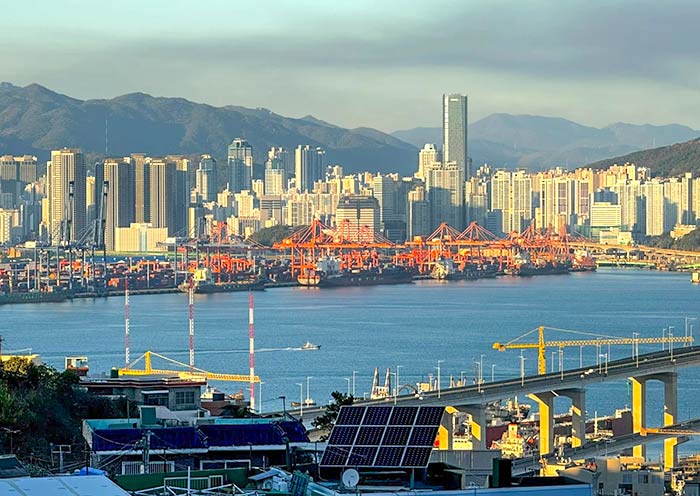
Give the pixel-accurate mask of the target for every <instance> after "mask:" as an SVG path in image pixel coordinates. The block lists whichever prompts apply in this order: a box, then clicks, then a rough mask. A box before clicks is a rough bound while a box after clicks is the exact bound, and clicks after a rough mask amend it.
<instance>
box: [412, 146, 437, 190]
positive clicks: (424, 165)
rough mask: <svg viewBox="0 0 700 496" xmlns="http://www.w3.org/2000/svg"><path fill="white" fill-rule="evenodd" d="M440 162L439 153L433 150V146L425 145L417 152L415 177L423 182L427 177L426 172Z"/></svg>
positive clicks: (435, 149)
mask: <svg viewBox="0 0 700 496" xmlns="http://www.w3.org/2000/svg"><path fill="white" fill-rule="evenodd" d="M440 162H441V160H440V153H439V152H438V151H437V148H435V145H433V144H431V143H426V144H425V146H424V147H423V148H422V149H421V150H420V151H419V152H418V172H416V174H415V177H417V178H418V179H421V180H423V181H425V180H426V177H427V172H426V171H427V170H428V169H432V168H435V167H436V166H437V164H439V163H440Z"/></svg>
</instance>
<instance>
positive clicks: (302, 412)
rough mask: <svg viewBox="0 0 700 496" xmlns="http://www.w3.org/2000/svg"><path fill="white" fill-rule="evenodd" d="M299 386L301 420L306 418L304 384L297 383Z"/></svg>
mask: <svg viewBox="0 0 700 496" xmlns="http://www.w3.org/2000/svg"><path fill="white" fill-rule="evenodd" d="M296 385H297V386H299V418H302V417H303V416H304V384H303V383H301V382H297V383H296Z"/></svg>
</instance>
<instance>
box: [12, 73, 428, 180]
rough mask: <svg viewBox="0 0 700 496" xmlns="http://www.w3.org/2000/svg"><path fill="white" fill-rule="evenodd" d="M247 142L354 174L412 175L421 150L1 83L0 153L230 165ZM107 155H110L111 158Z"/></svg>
mask: <svg viewBox="0 0 700 496" xmlns="http://www.w3.org/2000/svg"><path fill="white" fill-rule="evenodd" d="M237 137H242V138H245V139H247V140H248V141H249V142H250V144H251V145H252V146H253V154H254V160H255V161H256V162H257V163H262V162H264V160H265V159H266V158H267V155H266V154H267V150H268V149H269V148H270V147H271V146H284V147H286V148H288V149H292V150H293V149H294V148H296V146H297V145H306V144H309V145H312V146H320V147H322V148H323V149H324V150H325V151H326V160H327V162H328V163H330V164H336V163H339V164H342V165H343V166H344V167H345V169H346V170H347V171H349V172H359V171H361V170H387V171H388V170H393V171H400V172H402V173H405V174H411V173H413V171H414V170H415V168H416V165H415V164H416V162H417V155H416V153H417V151H416V149H415V147H414V146H413V145H411V144H409V143H406V142H404V141H401V140H399V139H397V138H394V137H393V136H390V135H388V134H385V133H382V132H381V131H377V130H375V129H369V128H357V129H344V128H342V127H339V126H335V125H333V124H329V123H327V122H324V121H321V120H319V119H316V118H314V117H312V116H307V117H303V118H299V119H295V118H289V117H284V116H281V115H279V114H275V113H274V112H272V111H270V110H267V109H263V108H258V109H249V108H245V107H238V106H233V105H230V106H226V107H213V106H211V105H205V104H200V103H194V102H191V101H188V100H185V99H183V98H162V97H153V96H150V95H146V94H144V93H132V94H128V95H123V96H119V97H116V98H113V99H110V100H78V99H76V98H71V97H68V96H65V95H62V94H59V93H56V92H54V91H51V90H49V89H47V88H45V87H43V86H40V85H38V84H31V85H29V86H26V87H18V86H15V85H12V84H9V83H2V84H0V153H13V154H19V153H32V154H36V155H38V156H40V157H41V158H42V159H45V158H47V157H48V153H49V151H50V150H52V149H56V148H61V147H79V148H81V149H82V150H83V151H84V152H86V153H89V154H93V155H95V156H97V157H99V156H104V155H110V156H121V155H127V154H129V153H134V152H143V153H147V154H150V155H154V156H156V155H166V154H182V155H191V154H201V153H209V154H211V155H213V156H214V157H216V158H217V159H225V157H226V153H227V151H226V150H227V146H228V144H229V143H231V141H232V140H233V139H234V138H237ZM105 149H106V153H105Z"/></svg>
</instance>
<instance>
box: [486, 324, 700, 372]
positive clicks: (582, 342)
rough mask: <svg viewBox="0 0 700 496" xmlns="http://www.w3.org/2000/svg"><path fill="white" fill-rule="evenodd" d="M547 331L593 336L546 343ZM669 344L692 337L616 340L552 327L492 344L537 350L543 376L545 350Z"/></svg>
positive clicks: (498, 347)
mask: <svg viewBox="0 0 700 496" xmlns="http://www.w3.org/2000/svg"><path fill="white" fill-rule="evenodd" d="M545 329H549V330H553V331H558V332H564V333H570V334H577V335H582V336H588V337H590V336H595V338H594V339H571V340H555V341H547V340H545V337H544V330H545ZM535 332H536V333H537V338H538V339H537V342H535V343H532V342H521V341H520V339H522V338H525V337H527V336H530V335H532V334H534V333H535ZM661 343H665V344H669V345H670V344H671V343H681V344H683V345H689V344H692V343H693V337H692V336H678V337H674V336H664V337H654V338H639V337H633V338H618V337H614V336H606V335H603V334H593V333H589V332H582V331H572V330H569V329H557V328H554V327H544V326H540V327H538V328H536V329H532V330H530V331H528V332H526V333H525V334H522V335H521V336H518V337H517V338H515V339H512V340H511V341H508V342H507V343H493V349H495V350H498V351H506V350H527V349H536V350H537V373H538V374H539V375H544V374H546V373H547V348H559V349H563V348H565V347H568V346H577V347H582V346H618V345H631V346H633V347H634V349H635V350H636V347H637V346H638V345H640V344H661Z"/></svg>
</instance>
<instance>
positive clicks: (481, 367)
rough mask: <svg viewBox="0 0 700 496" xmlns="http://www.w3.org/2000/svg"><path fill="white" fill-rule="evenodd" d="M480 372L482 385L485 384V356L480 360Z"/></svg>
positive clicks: (482, 355)
mask: <svg viewBox="0 0 700 496" xmlns="http://www.w3.org/2000/svg"><path fill="white" fill-rule="evenodd" d="M479 371H480V372H481V374H480V375H481V383H482V384H483V382H484V354H483V353H482V354H481V357H480V358H479Z"/></svg>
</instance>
